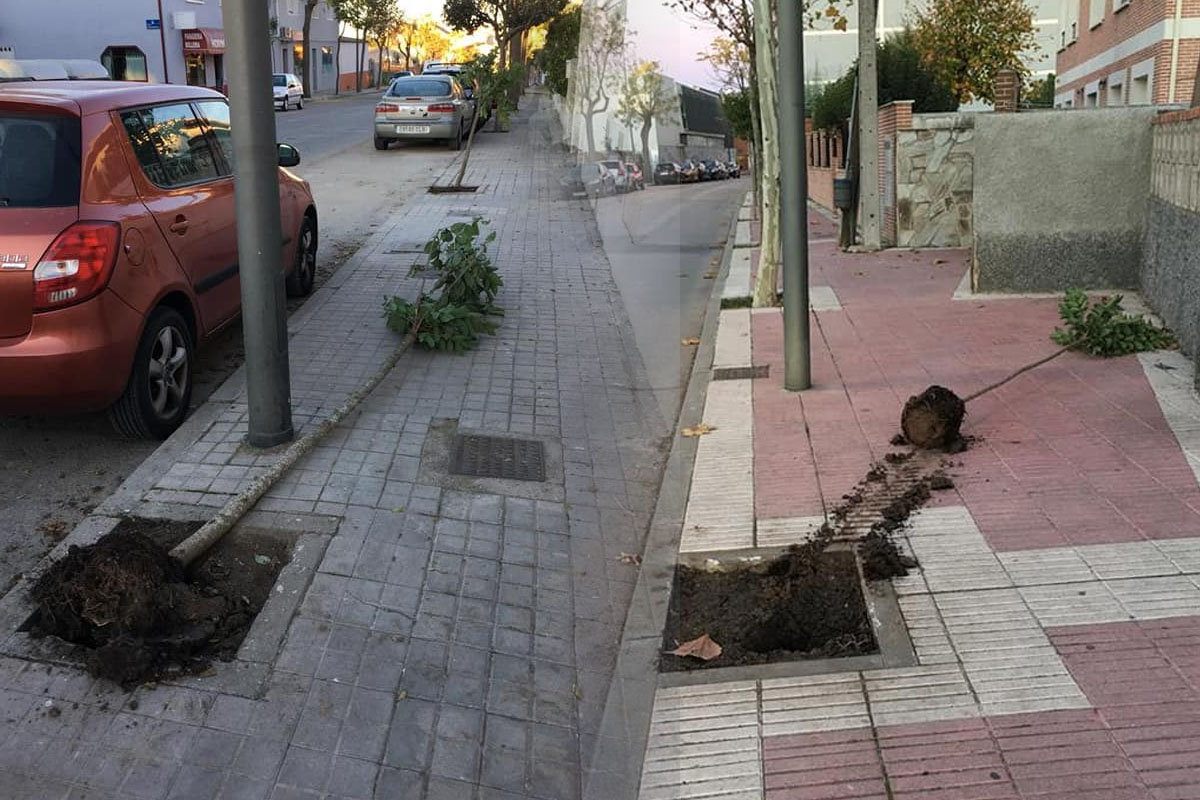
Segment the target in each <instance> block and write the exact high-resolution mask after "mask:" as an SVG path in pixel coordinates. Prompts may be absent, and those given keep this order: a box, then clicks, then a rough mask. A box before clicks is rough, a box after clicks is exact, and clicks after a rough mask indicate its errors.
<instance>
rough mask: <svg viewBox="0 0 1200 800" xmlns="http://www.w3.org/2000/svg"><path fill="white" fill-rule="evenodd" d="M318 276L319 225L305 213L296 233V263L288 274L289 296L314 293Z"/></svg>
mask: <svg viewBox="0 0 1200 800" xmlns="http://www.w3.org/2000/svg"><path fill="white" fill-rule="evenodd" d="M316 277H317V226H316V225H314V224H313V221H312V217H309V216H307V215H305V217H304V222H302V223H300V233H298V234H296V264H295V265H294V266H293V267H292V271H291V273H289V274H288V276H287V281H286V282H285V286H286V287H287V293H288V297H307V296H308V295H310V294H312V290H313V281H314V280H316Z"/></svg>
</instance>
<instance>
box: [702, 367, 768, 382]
mask: <svg viewBox="0 0 1200 800" xmlns="http://www.w3.org/2000/svg"><path fill="white" fill-rule="evenodd" d="M770 376H771V365H770V364H759V365H758V366H756V367H718V368H716V369H714V370H713V376H712V379H713V380H714V381H743V380H746V379H747V378H769V377H770Z"/></svg>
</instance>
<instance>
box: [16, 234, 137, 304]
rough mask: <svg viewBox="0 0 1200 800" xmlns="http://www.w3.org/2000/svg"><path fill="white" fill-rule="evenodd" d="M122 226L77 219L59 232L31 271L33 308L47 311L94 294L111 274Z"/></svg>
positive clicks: (105, 284)
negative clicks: (78, 220) (77, 220)
mask: <svg viewBox="0 0 1200 800" xmlns="http://www.w3.org/2000/svg"><path fill="white" fill-rule="evenodd" d="M120 238H121V226H120V225H118V224H117V223H115V222H76V223H75V224H74V225H72V226H71V227H69V228H67V229H66V230H65V231H63V232H62V233H60V234H59V235H58V238H57V239H55V240H54V242H53V244H51V245H50V247H49V249H47V250H46V253H45V255H43V256H42V259H41V261H39V262H38V265H37V267H36V268H35V269H34V271H33V310H34V311H49V310H51V309H55V308H63V307H65V306H69V305H74V304H75V303H80V302H82V301H84V300H87V299H88V298H89V297H93V296H94V295H96V294H97V293H98V292H100V290H102V289H103V288H104V287H105V286H107V285H108V279H109V278H110V277H112V270H113V264H115V263H116V260H117V243H118V242H119V241H120Z"/></svg>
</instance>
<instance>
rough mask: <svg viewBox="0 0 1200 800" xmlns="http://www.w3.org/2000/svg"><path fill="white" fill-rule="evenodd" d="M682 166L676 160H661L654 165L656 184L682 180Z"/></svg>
mask: <svg viewBox="0 0 1200 800" xmlns="http://www.w3.org/2000/svg"><path fill="white" fill-rule="evenodd" d="M680 177H681V176H680V167H679V165H678V164H676V163H675V162H674V161H660V162H659V163H658V164H656V165H655V166H654V185H655V186H661V185H663V184H664V183H679V182H680Z"/></svg>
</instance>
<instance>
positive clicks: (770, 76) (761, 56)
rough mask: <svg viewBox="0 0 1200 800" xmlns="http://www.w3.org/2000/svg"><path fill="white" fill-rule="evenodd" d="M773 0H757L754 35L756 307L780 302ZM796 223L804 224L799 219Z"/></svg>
mask: <svg viewBox="0 0 1200 800" xmlns="http://www.w3.org/2000/svg"><path fill="white" fill-rule="evenodd" d="M771 28H772V15H771V3H770V0H755V4H754V37H755V40H756V42H757V46H756V47H755V51H756V56H757V61H758V86H759V108H760V110H761V112H762V143H763V147H762V215H761V216H762V222H761V224H762V245H761V251H760V254H759V260H758V280H757V282H756V283H755V286H754V305H755V307H763V306H774V305H776V304H777V302H778V301H777V297H778V289H777V283H778V279H779V250H780V242H779V234H780V230H779V108H778V98H777V95H776V81H777V74H776V71H775V47H774V43H773V41H772V34H771ZM797 224H804V221H803V220H800V221H799V222H798V223H797Z"/></svg>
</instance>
